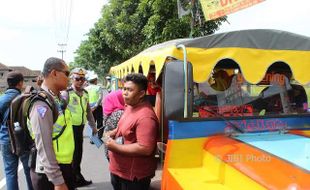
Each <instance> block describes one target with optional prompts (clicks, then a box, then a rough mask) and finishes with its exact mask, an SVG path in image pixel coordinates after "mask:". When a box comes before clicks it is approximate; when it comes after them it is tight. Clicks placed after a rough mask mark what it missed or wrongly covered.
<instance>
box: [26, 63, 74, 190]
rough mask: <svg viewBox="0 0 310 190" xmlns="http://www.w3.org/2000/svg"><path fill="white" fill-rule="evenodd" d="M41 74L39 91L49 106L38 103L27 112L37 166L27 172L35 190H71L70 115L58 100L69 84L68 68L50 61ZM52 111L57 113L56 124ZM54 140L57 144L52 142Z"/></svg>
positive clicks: (71, 138)
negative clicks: (42, 92) (40, 90)
mask: <svg viewBox="0 0 310 190" xmlns="http://www.w3.org/2000/svg"><path fill="white" fill-rule="evenodd" d="M42 74H43V76H44V81H43V83H42V86H41V88H42V89H43V90H45V91H46V92H47V94H49V96H50V100H52V102H50V101H49V103H52V104H48V103H47V102H46V101H43V100H42V101H41V100H37V101H35V102H34V104H33V106H32V107H31V110H30V115H29V123H30V126H28V128H29V129H30V133H31V134H32V136H33V138H34V140H35V146H36V149H37V156H36V157H37V159H36V166H35V167H33V168H31V172H30V174H31V180H32V184H33V187H34V189H35V190H42V189H44V190H54V189H55V190H56V189H57V190H67V189H69V190H73V189H74V179H73V171H72V166H71V163H72V159H73V152H74V137H73V130H72V124H71V115H70V111H69V110H68V109H67V108H66V107H65V105H64V104H63V102H64V101H63V100H62V99H61V96H60V91H61V90H65V89H66V88H67V86H68V83H69V78H68V77H69V74H70V72H69V68H68V66H67V65H66V63H65V62H64V61H63V60H62V59H59V58H55V57H52V58H49V59H47V60H46V62H45V64H44V68H43V71H42ZM51 105H52V106H51ZM55 107H56V108H57V109H55ZM53 110H56V112H57V110H58V117H57V116H56V117H57V120H56V122H55V123H54V121H55V119H56V118H55V115H54V114H53ZM56 136H57V140H53V139H55V137H56Z"/></svg>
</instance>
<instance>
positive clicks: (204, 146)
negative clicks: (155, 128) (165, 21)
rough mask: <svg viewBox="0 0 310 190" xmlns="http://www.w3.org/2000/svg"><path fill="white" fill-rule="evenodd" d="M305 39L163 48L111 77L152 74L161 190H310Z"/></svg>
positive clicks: (238, 36)
mask: <svg viewBox="0 0 310 190" xmlns="http://www.w3.org/2000/svg"><path fill="white" fill-rule="evenodd" d="M309 68H310V38H309V37H306V36H301V35H297V34H293V33H289V32H285V31H278V30H244V31H234V32H228V33H220V34H214V35H210V36H205V37H200V38H193V39H178V40H173V41H168V42H165V43H162V44H159V45H156V46H153V47H151V48H148V49H146V50H145V51H143V52H141V53H140V54H138V55H136V56H135V57H133V58H131V59H129V60H127V61H126V62H124V63H122V64H120V65H118V66H115V67H112V68H111V74H113V75H114V77H116V78H118V79H121V78H122V77H124V76H125V75H126V74H127V73H130V72H142V73H143V74H144V75H146V76H147V75H149V74H150V73H154V74H155V76H156V79H157V82H158V83H159V86H160V87H161V91H160V92H158V94H157V95H156V96H155V97H154V98H155V101H154V102H155V103H154V109H155V110H156V112H157V115H158V117H159V120H160V124H161V133H162V141H163V143H165V144H166V145H167V149H166V152H165V154H164V166H163V174H162V175H163V176H162V185H161V188H162V190H202V189H212V190H213V189H214V190H222V189H223V190H224V189H225V190H226V189H235V190H242V189H245V190H248V189H251V190H254V189H291V190H293V189H294V190H295V189H302V190H304V189H310V138H309V136H310V132H309V129H310V109H309V106H308V103H309V98H310V83H309V82H310V74H309V73H308V72H309Z"/></svg>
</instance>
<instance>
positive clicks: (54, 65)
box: [42, 57, 65, 77]
mask: <svg viewBox="0 0 310 190" xmlns="http://www.w3.org/2000/svg"><path fill="white" fill-rule="evenodd" d="M64 64H65V61H64V60H62V59H60V58H57V57H50V58H48V59H47V60H46V61H45V63H44V66H43V71H42V75H43V77H47V76H48V74H50V73H51V71H52V70H60V69H63V67H64V66H63V65H64Z"/></svg>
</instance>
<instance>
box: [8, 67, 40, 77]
mask: <svg viewBox="0 0 310 190" xmlns="http://www.w3.org/2000/svg"><path fill="white" fill-rule="evenodd" d="M9 68H10V69H11V70H13V71H18V72H21V73H22V74H23V75H24V76H25V77H36V76H38V75H39V74H40V73H37V71H33V70H30V69H28V68H27V67H24V66H10V67H9Z"/></svg>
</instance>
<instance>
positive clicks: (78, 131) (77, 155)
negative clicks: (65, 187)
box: [72, 125, 84, 181]
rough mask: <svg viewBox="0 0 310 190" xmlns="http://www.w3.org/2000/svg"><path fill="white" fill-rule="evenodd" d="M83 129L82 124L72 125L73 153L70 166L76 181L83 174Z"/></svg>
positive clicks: (81, 178)
mask: <svg viewBox="0 0 310 190" xmlns="http://www.w3.org/2000/svg"><path fill="white" fill-rule="evenodd" d="M83 130H84V125H79V126H76V125H73V135H74V145H75V149H74V154H73V161H72V168H73V173H74V176H75V177H76V181H80V180H83V179H84V178H83V176H82V174H81V161H82V154H83Z"/></svg>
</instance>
